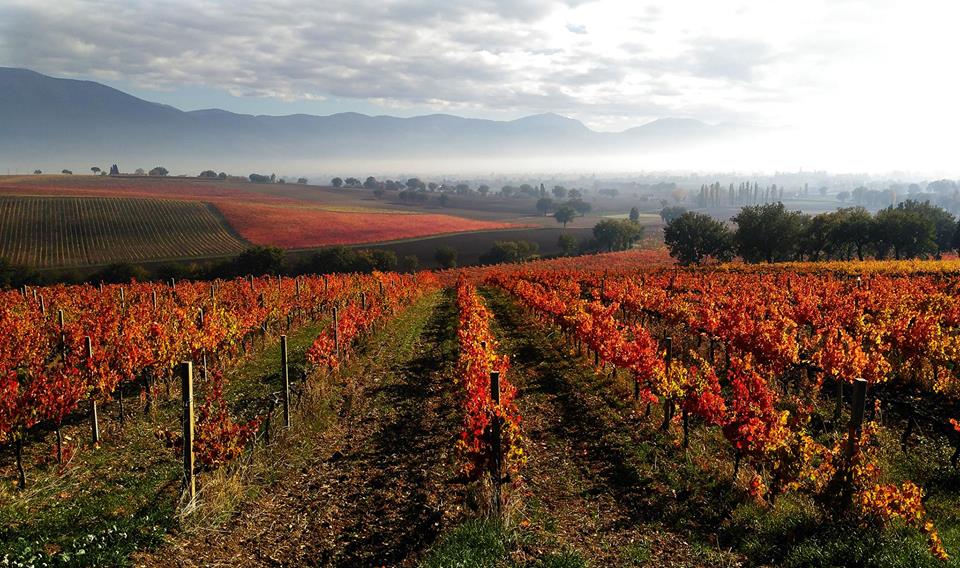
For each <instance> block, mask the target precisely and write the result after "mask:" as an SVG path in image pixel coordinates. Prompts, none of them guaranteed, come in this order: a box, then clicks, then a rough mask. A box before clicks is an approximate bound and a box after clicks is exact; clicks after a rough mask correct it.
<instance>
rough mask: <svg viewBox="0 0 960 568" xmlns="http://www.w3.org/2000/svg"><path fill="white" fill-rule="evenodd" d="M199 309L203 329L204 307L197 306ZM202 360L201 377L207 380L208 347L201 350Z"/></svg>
mask: <svg viewBox="0 0 960 568" xmlns="http://www.w3.org/2000/svg"><path fill="white" fill-rule="evenodd" d="M197 311H198V312H199V314H200V329H203V328H204V312H203V308H197ZM200 362H201V363H200V364H201V367H200V379H201V380H204V381H205V380H207V350H206V349H201V350H200Z"/></svg>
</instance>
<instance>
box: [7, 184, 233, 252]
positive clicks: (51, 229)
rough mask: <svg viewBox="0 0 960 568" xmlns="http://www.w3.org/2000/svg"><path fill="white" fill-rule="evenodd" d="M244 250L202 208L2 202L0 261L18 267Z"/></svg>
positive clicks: (164, 203) (161, 203)
mask: <svg viewBox="0 0 960 568" xmlns="http://www.w3.org/2000/svg"><path fill="white" fill-rule="evenodd" d="M246 246H247V245H246V244H245V243H244V241H242V240H241V239H240V238H239V237H237V236H236V235H235V233H233V232H232V231H231V230H230V229H229V228H228V227H227V226H226V225H225V223H224V222H223V220H222V218H221V217H220V215H219V214H218V213H217V212H216V211H215V210H213V209H211V207H210V206H209V205H207V204H205V203H200V202H194V201H170V200H153V199H115V198H76V197H9V196H0V258H4V259H7V260H8V261H10V262H12V263H14V264H17V265H23V266H32V267H37V268H49V267H62V266H82V265H97V264H109V263H112V262H131V261H134V262H136V261H150V260H165V259H174V258H184V257H208V256H216V255H231V254H237V253H238V252H240V251H242V250H243V249H244V248H245V247H246Z"/></svg>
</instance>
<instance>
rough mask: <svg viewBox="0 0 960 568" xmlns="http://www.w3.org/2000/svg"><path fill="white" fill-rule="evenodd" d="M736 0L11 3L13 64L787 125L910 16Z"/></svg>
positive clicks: (389, 100) (610, 116) (474, 109)
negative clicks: (734, 1) (735, 5)
mask: <svg viewBox="0 0 960 568" xmlns="http://www.w3.org/2000/svg"><path fill="white" fill-rule="evenodd" d="M917 1H918V2H921V3H926V2H928V1H929V2H932V1H933V0H917ZM722 4H723V3H716V2H710V1H709V0H673V1H671V2H665V1H664V2H650V1H643V0H636V1H634V0H597V1H592V2H585V1H580V0H566V1H564V0H472V1H467V0H381V1H376V2H374V1H368V2H363V1H358V0H326V1H324V2H314V1H311V0H277V1H276V2H272V3H270V4H269V5H267V4H266V3H262V2H227V1H226V0H172V1H168V2H152V1H147V0H86V1H83V0H3V1H2V2H0V65H9V66H17V67H28V68H31V69H35V70H37V71H40V72H43V73H48V74H52V75H58V76H70V77H82V78H92V79H95V80H97V79H99V80H103V81H107V82H109V81H121V80H122V81H123V82H124V83H125V84H132V85H135V86H137V87H139V88H143V89H148V90H164V89H177V88H180V87H184V86H197V87H207V88H214V89H222V90H225V91H228V92H230V93H232V94H234V95H236V96H244V97H275V98H278V99H283V100H320V99H325V98H329V99H338V100H339V99H346V100H357V101H364V102H366V103H371V104H375V105H378V106H382V107H384V108H393V109H402V108H416V109H422V108H428V109H435V110H442V111H444V112H458V113H462V114H467V115H485V113H486V115H489V114H490V113H501V114H507V115H513V116H519V115H521V114H531V113H538V112H557V113H561V114H566V115H568V116H573V117H576V118H579V119H581V120H583V121H584V122H586V123H587V124H589V125H596V126H601V127H604V128H613V129H623V128H627V127H630V126H635V125H637V124H642V123H643V122H647V121H649V120H652V119H654V118H658V117H664V116H684V117H696V118H699V119H701V120H704V121H708V122H727V121H750V122H776V121H777V120H780V119H782V117H784V116H790V115H793V114H796V115H797V116H801V115H804V113H806V115H808V116H810V115H815V114H816V113H817V112H818V110H819V108H820V106H818V105H821V104H822V103H821V102H819V101H818V100H815V98H816V97H822V96H825V95H824V93H835V92H837V91H835V90H833V89H837V88H838V87H837V86H836V85H838V84H840V82H839V81H838V78H839V77H843V76H849V75H857V76H859V75H864V76H866V72H865V71H861V70H863V69H872V68H873V67H870V65H872V66H875V67H876V68H882V66H881V63H880V62H881V61H882V60H881V59H879V57H880V56H879V55H873V54H874V52H876V53H883V51H882V50H883V49H884V47H883V46H884V45H885V44H884V43H883V42H887V44H889V42H890V38H892V37H895V34H894V33H893V31H894V30H895V29H896V24H897V23H898V22H897V16H898V14H899V12H897V11H896V9H895V6H894V4H893V3H888V2H887V1H886V0H883V1H880V2H878V3H877V7H876V9H874V10H872V11H871V12H870V15H869V17H866V16H864V15H863V10H862V9H861V8H862V7H858V6H857V5H852V4H850V3H829V2H826V3H822V2H818V3H796V4H781V3H776V5H774V4H775V3H770V2H761V1H758V2H744V3H743V4H742V9H740V10H738V11H737V12H733V11H731V10H729V9H728V8H726V7H724V6H723V5H722ZM940 20H941V21H943V22H948V21H951V20H950V19H949V18H941V19H940ZM573 22H575V23H573ZM587 30H589V33H586V32H587ZM935 37H939V36H935ZM914 43H917V42H914ZM917 49H919V48H917ZM904 65H905V66H908V65H909V64H908V63H904ZM914 67H916V66H914ZM811 101H814V102H811ZM877 106H878V107H879V106H881V105H880V103H879V102H878V103H877ZM617 125H619V128H618V126H617Z"/></svg>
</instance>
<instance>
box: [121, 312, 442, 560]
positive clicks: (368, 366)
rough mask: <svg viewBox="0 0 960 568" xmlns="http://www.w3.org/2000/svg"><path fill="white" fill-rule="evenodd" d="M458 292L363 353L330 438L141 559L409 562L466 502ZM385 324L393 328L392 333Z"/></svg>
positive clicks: (414, 316) (412, 316) (327, 434)
mask: <svg viewBox="0 0 960 568" xmlns="http://www.w3.org/2000/svg"><path fill="white" fill-rule="evenodd" d="M453 309H454V308H453V306H452V305H451V302H450V299H449V296H443V297H442V298H440V299H439V300H438V302H437V303H436V304H431V305H429V306H426V307H421V308H419V313H416V314H410V315H405V316H402V317H403V318H406V319H407V320H408V321H405V322H401V323H399V324H397V325H393V328H392V329H393V330H394V331H391V333H384V334H381V336H380V338H381V339H380V341H379V342H377V343H374V344H371V345H370V346H369V347H368V348H367V350H366V353H364V354H363V355H362V356H361V357H358V358H357V359H356V363H355V364H354V365H353V367H352V369H351V373H350V375H351V377H352V378H353V379H354V380H348V381H347V383H348V384H347V385H346V386H344V387H343V396H342V398H341V400H340V404H339V410H340V419H339V420H338V421H337V425H336V426H335V427H333V428H331V429H329V430H328V431H327V432H325V433H324V437H325V440H324V441H325V444H323V445H322V446H321V447H325V448H327V449H328V451H326V452H325V453H324V454H323V455H317V456H315V457H313V458H312V459H311V460H310V462H308V466H307V467H304V468H302V469H300V470H299V471H294V472H290V473H289V474H288V475H287V476H286V477H285V478H283V479H282V480H280V482H279V483H277V484H276V485H275V486H273V487H272V488H271V489H269V493H268V494H267V495H264V496H263V497H261V498H260V499H258V500H257V501H256V502H254V503H251V504H249V505H247V506H245V507H244V508H243V511H242V512H241V513H240V514H239V515H237V516H236V517H235V518H234V519H233V520H231V521H230V522H229V524H228V525H227V526H226V527H223V528H222V529H221V530H218V531H207V532H205V533H203V534H198V535H195V536H194V537H191V538H190V539H189V540H185V541H180V542H177V543H175V544H174V545H172V546H170V547H167V548H166V549H164V550H161V551H160V552H159V553H158V554H157V555H156V556H153V557H151V558H147V559H141V560H138V561H137V564H144V565H154V566H365V567H369V566H409V565H413V564H414V563H415V562H416V560H417V559H418V558H419V557H420V556H421V555H422V553H423V552H424V550H425V549H426V548H427V547H429V545H430V544H432V543H433V541H434V540H435V539H436V537H437V535H438V534H439V533H440V532H441V531H442V530H443V529H444V528H445V527H446V526H447V525H449V524H452V523H454V522H455V520H456V519H455V518H453V516H454V515H455V514H456V513H455V511H457V510H459V508H458V507H454V506H451V503H453V502H455V501H456V499H457V496H456V489H455V487H454V486H453V485H451V484H450V483H449V481H450V480H451V479H452V478H453V477H454V473H453V472H454V467H455V464H454V461H455V458H454V456H453V452H454V449H455V436H456V433H457V431H458V427H459V420H460V415H459V414H458V413H457V411H456V406H455V399H454V395H453V388H452V386H451V382H450V381H451V373H452V368H453V367H452V366H453V364H454V361H455V357H456V352H455V346H454V342H453V338H454V336H455V335H454V334H455V330H454V328H452V327H451V326H455V325H456V318H455V317H454V315H455V314H454V313H453ZM384 336H385V337H384Z"/></svg>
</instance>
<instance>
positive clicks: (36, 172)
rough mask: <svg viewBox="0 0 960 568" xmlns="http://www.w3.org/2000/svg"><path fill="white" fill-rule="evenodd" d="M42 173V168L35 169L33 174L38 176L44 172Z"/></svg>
mask: <svg viewBox="0 0 960 568" xmlns="http://www.w3.org/2000/svg"><path fill="white" fill-rule="evenodd" d="M42 173H43V172H42V171H41V170H33V175H35V176H38V175H40V174H42Z"/></svg>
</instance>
